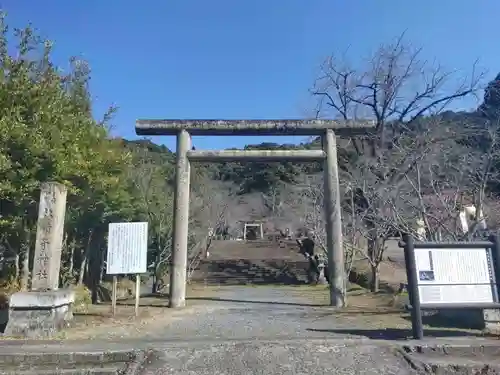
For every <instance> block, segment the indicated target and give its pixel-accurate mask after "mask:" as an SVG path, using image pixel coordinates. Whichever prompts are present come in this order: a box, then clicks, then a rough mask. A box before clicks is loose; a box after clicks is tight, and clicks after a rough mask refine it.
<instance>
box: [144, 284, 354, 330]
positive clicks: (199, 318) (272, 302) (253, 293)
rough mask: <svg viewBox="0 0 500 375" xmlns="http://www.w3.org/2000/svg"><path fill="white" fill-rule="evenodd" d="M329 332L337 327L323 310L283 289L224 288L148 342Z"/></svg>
mask: <svg viewBox="0 0 500 375" xmlns="http://www.w3.org/2000/svg"><path fill="white" fill-rule="evenodd" d="M332 328H340V327H332V317H331V313H330V312H326V311H325V307H321V306H314V305H312V304H311V301H310V300H308V299H307V298H306V297H303V296H297V295H293V294H292V293H290V292H289V291H287V290H286V288H279V287H278V288H272V287H224V288H221V289H220V290H218V291H217V297H216V298H215V299H214V300H213V301H207V304H206V305H204V306H199V307H198V308H197V309H196V311H195V312H193V313H192V314H190V315H189V316H186V317H185V318H184V319H176V320H175V321H174V322H173V323H172V324H169V325H168V326H166V327H164V328H163V330H162V331H161V332H160V331H156V332H154V333H151V334H149V335H148V338H154V339H156V338H158V336H159V335H162V336H163V337H164V338H165V339H168V340H177V339H182V340H187V339H190V338H191V339H257V338H260V339H263V338H268V339H273V338H278V337H286V338H290V337H330V336H332V335H333V334H332V333H330V332H327V331H328V330H331V329H332ZM344 328H347V327H344ZM337 336H338V335H337ZM342 336H345V337H348V335H342Z"/></svg>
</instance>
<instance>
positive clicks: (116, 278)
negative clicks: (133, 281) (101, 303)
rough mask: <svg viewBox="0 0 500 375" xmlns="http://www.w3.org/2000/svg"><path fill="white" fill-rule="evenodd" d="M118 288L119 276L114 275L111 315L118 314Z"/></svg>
mask: <svg viewBox="0 0 500 375" xmlns="http://www.w3.org/2000/svg"><path fill="white" fill-rule="evenodd" d="M117 288H118V276H116V275H113V286H112V287H111V315H113V316H115V314H116V294H117Z"/></svg>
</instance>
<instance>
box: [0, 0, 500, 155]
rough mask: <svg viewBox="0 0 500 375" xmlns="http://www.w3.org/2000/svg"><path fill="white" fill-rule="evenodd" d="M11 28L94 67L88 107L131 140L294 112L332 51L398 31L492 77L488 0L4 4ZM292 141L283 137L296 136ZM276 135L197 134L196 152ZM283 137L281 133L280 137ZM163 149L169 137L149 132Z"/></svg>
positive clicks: (353, 49) (365, 48)
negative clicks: (192, 124)
mask: <svg viewBox="0 0 500 375" xmlns="http://www.w3.org/2000/svg"><path fill="white" fill-rule="evenodd" d="M2 8H3V9H4V10H6V11H7V13H8V22H9V24H10V25H11V26H16V27H22V26H25V25H26V24H27V23H28V22H32V23H33V25H34V26H35V27H36V28H38V29H39V31H40V32H41V33H42V35H44V36H46V37H47V38H49V39H51V40H54V41H55V54H54V58H55V60H56V62H57V63H58V64H60V65H61V66H63V67H64V66H67V63H66V61H67V58H68V57H69V56H72V55H78V56H82V57H83V58H85V59H87V60H88V61H89V62H90V64H91V67H92V72H93V73H92V77H93V78H92V94H93V98H94V106H95V111H96V113H97V114H100V113H102V112H103V111H104V109H105V108H106V107H107V106H108V105H109V104H112V103H114V104H116V105H117V106H119V108H120V110H119V113H118V115H117V116H116V118H115V120H114V129H113V132H114V134H116V135H120V136H123V137H126V138H134V137H135V132H134V124H135V120H136V119H137V118H298V117H305V116H307V115H308V114H309V113H310V112H309V110H310V109H311V107H312V103H311V100H310V97H309V94H308V89H309V88H310V87H311V86H312V84H313V82H314V78H315V76H316V75H317V74H318V66H319V65H320V63H321V62H322V60H323V59H324V58H325V56H327V55H329V54H331V53H342V52H343V51H345V50H346V48H348V47H349V56H350V57H351V59H352V60H353V61H354V62H356V60H358V61H359V60H361V59H363V58H365V57H366V56H367V55H368V54H369V53H370V52H372V51H373V50H375V49H376V48H377V46H378V45H380V44H381V43H384V42H389V41H391V40H392V39H393V38H394V37H396V36H398V35H399V34H400V33H402V32H403V31H405V30H406V37H407V40H409V41H411V42H412V43H414V44H415V45H419V46H422V47H424V53H425V57H426V58H429V59H434V58H435V59H437V60H438V61H439V62H440V63H442V64H443V65H444V66H445V67H447V68H449V69H458V70H463V71H468V70H469V69H470V67H471V64H472V63H473V62H474V61H475V60H476V59H479V61H480V67H481V68H484V69H487V70H488V71H489V77H493V76H494V75H496V74H497V73H498V72H500V52H499V50H498V49H497V48H498V35H497V31H498V26H495V25H497V24H496V22H495V21H497V18H498V14H500V2H498V1H485V0H483V1H478V0H476V1H472V0H432V1H431V0H420V1H401V0H399V1H396V0H364V1H360V0H350V1H347V0H343V1H341V0H238V1H235V0H233V1H230V0H163V1H160V0H148V1H142V2H137V1H132V0H120V1H118V0H85V1H61V0H59V1H57V0H44V1H36V0H4V1H2ZM300 140H301V139H299V138H293V139H286V141H287V142H290V141H292V142H298V141H300ZM262 141H276V138H272V137H271V138H269V137H266V138H263V137H260V138H241V137H229V138H220V137H219V138H215V137H197V138H195V139H194V144H195V145H196V146H197V147H198V148H200V149H209V148H210V149H214V148H226V147H240V146H243V145H244V144H247V143H256V142H262ZM281 141H283V139H281ZM155 142H158V143H165V144H166V145H167V146H168V147H170V148H173V146H174V139H173V138H172V137H161V138H155Z"/></svg>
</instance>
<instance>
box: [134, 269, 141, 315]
mask: <svg viewBox="0 0 500 375" xmlns="http://www.w3.org/2000/svg"><path fill="white" fill-rule="evenodd" d="M140 298H141V275H139V274H137V275H135V310H134V311H135V316H136V317H137V316H139V299H140Z"/></svg>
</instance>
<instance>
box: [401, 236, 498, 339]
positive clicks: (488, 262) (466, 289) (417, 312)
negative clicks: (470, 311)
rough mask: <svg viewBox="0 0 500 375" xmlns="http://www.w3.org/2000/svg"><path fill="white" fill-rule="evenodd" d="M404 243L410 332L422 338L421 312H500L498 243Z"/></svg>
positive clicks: (495, 240) (496, 241)
mask: <svg viewBox="0 0 500 375" xmlns="http://www.w3.org/2000/svg"><path fill="white" fill-rule="evenodd" d="M490 240H491V241H482V242H455V243H446V242H444V243H439V242H417V243H415V242H414V241H413V238H412V237H411V236H407V237H406V239H405V241H404V243H403V244H401V246H402V247H404V253H405V263H406V274H407V277H408V296H409V300H410V305H411V316H412V331H413V337H414V338H415V339H422V338H423V326H422V311H421V310H422V309H431V310H438V309H449V308H453V309H467V308H483V309H488V308H497V309H498V308H500V304H499V294H498V288H497V279H498V276H499V275H498V273H499V271H500V242H499V241H498V239H497V238H496V237H492V238H490Z"/></svg>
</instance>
